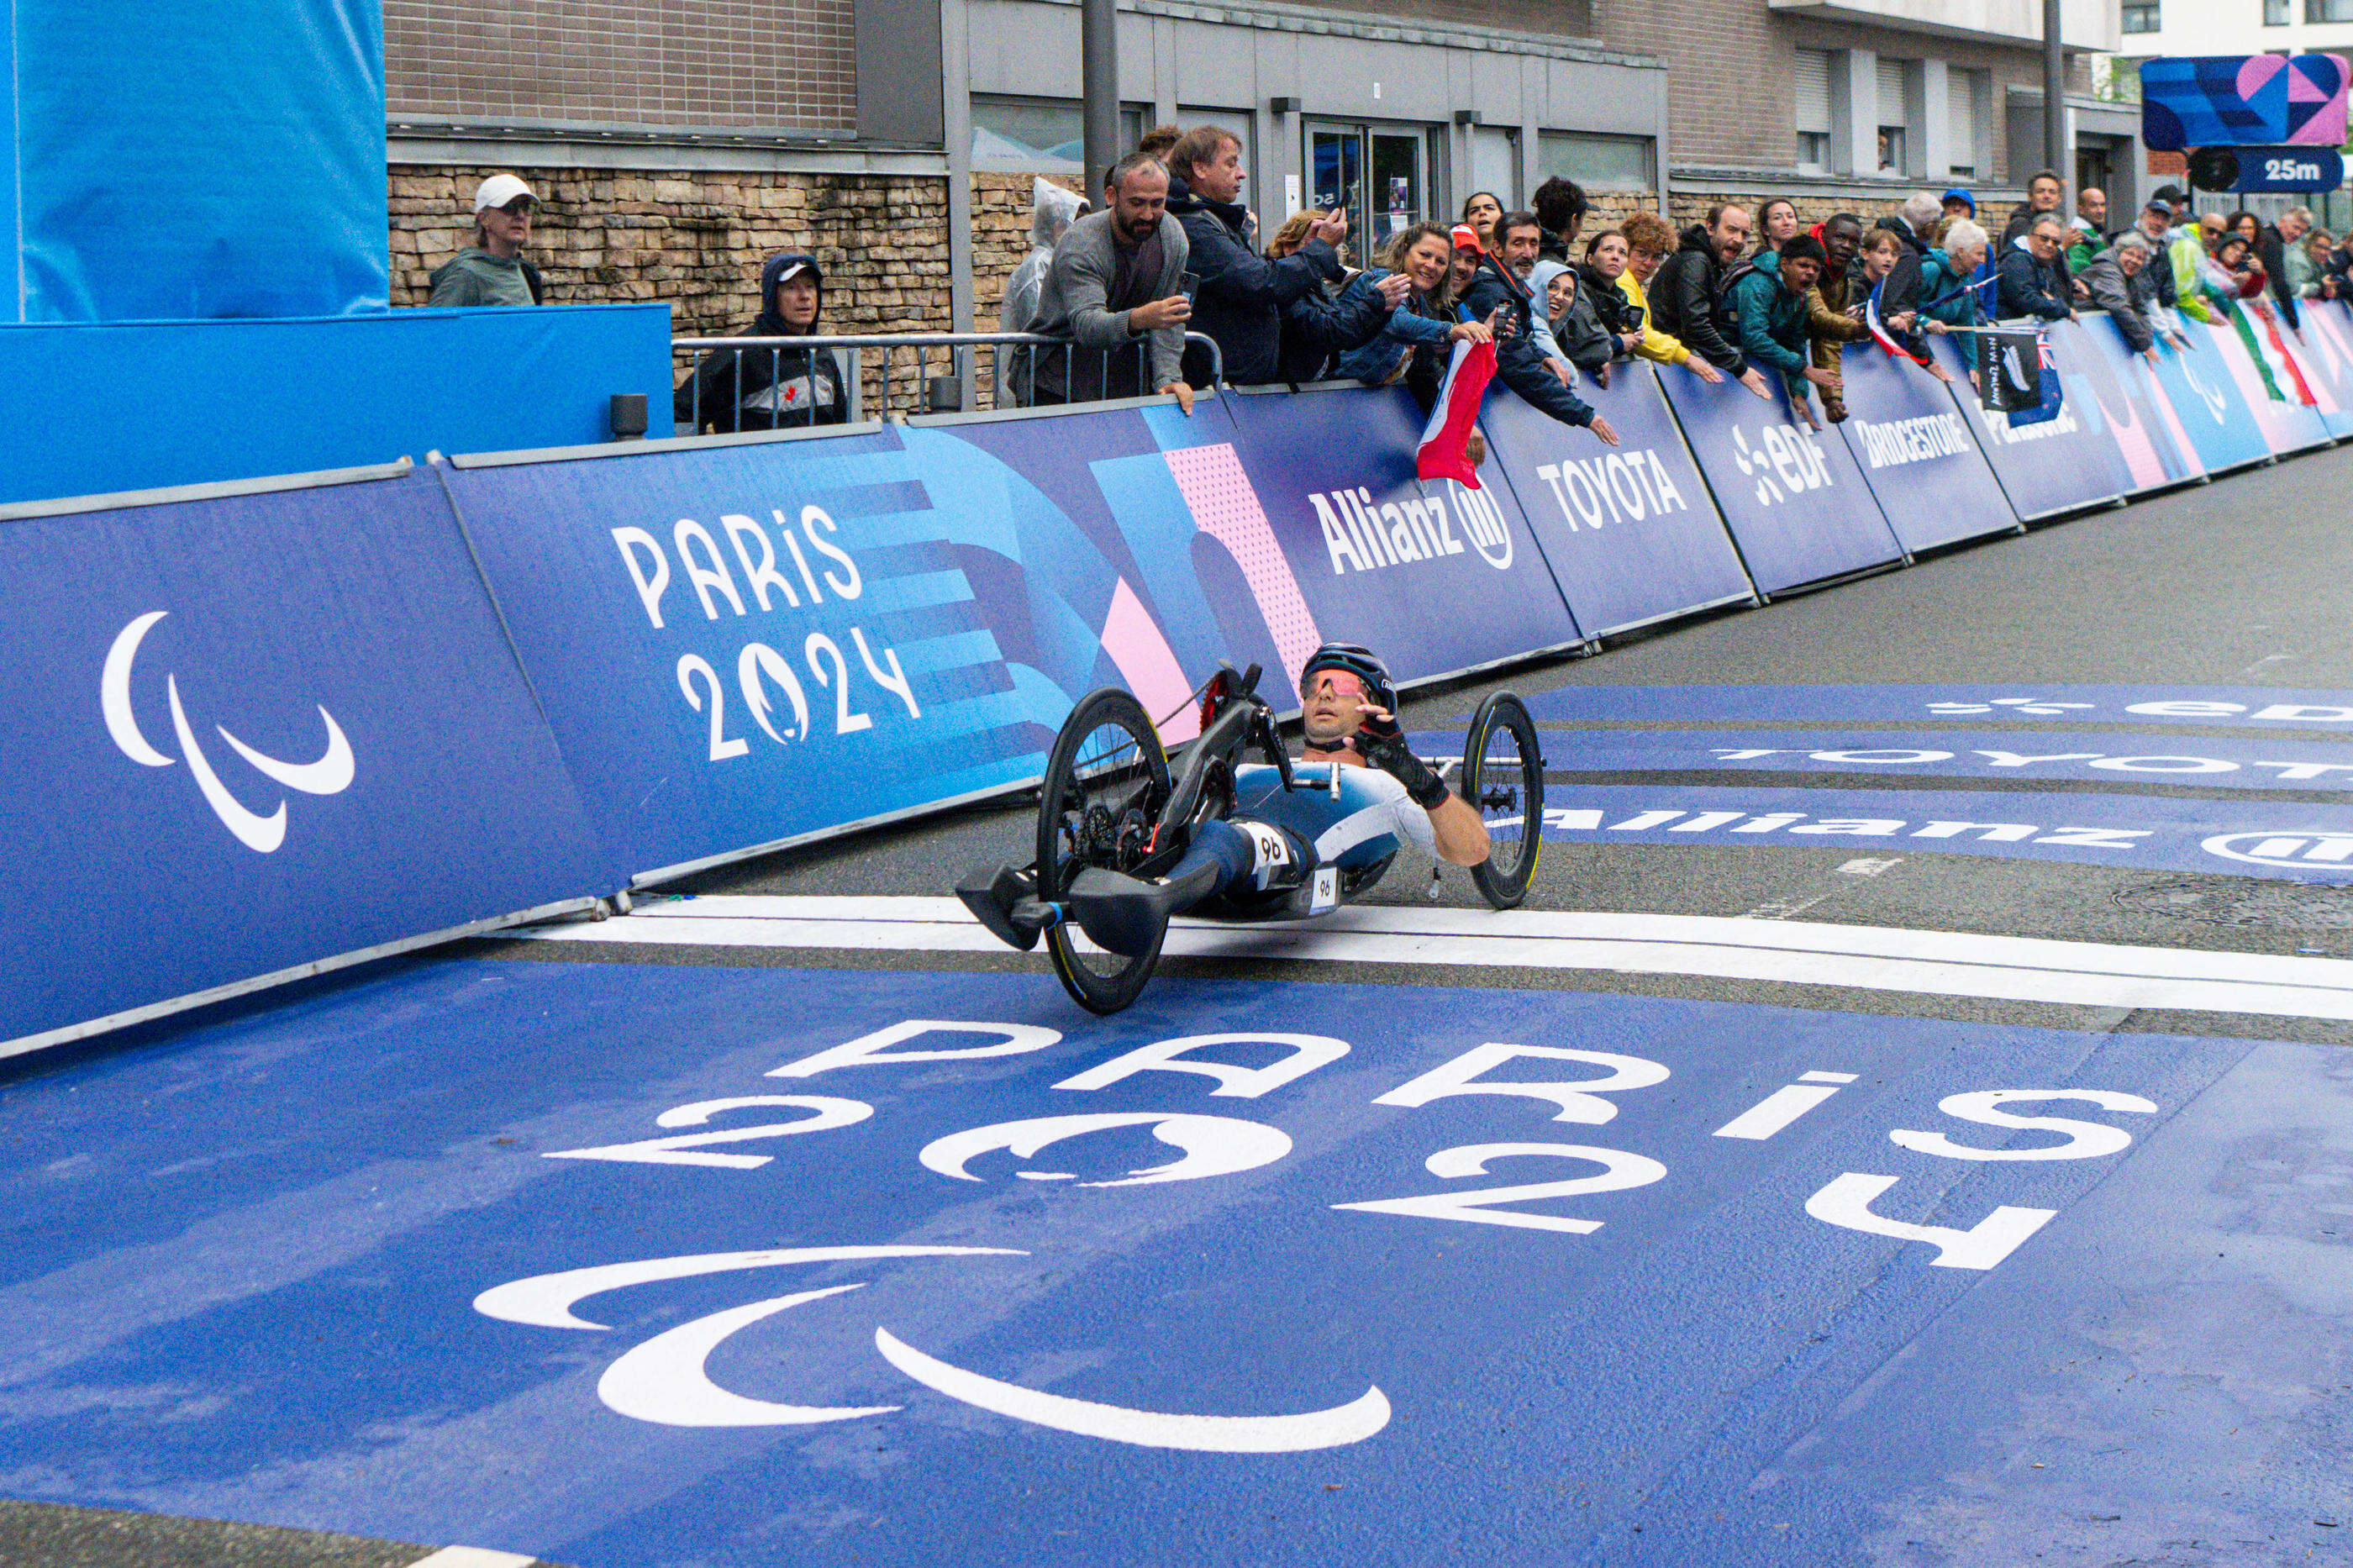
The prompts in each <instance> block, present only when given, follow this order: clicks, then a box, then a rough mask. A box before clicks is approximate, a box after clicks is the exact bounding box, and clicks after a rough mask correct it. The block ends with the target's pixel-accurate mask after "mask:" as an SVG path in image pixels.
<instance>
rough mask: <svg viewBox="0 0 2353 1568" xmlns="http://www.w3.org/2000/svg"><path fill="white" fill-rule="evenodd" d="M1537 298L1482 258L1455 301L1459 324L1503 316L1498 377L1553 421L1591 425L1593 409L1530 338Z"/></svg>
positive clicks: (1497, 353)
mask: <svg viewBox="0 0 2353 1568" xmlns="http://www.w3.org/2000/svg"><path fill="white" fill-rule="evenodd" d="M1534 299H1535V296H1533V295H1532V294H1530V293H1529V292H1528V289H1527V285H1525V284H1524V283H1522V282H1521V281H1520V280H1519V279H1517V278H1514V277H1512V276H1510V275H1509V274H1508V273H1506V272H1505V271H1504V264H1503V263H1502V262H1500V261H1497V260H1496V259H1495V258H1493V257H1492V256H1482V257H1481V258H1479V270H1477V271H1476V272H1473V273H1472V275H1471V281H1470V282H1469V283H1468V284H1467V285H1465V286H1464V288H1463V289H1462V293H1461V297H1460V298H1459V299H1457V300H1456V301H1455V307H1456V314H1457V317H1458V319H1460V320H1461V321H1486V320H1487V319H1488V318H1489V317H1491V316H1493V315H1494V314H1495V312H1496V311H1497V310H1501V311H1502V312H1503V316H1502V318H1501V319H1500V320H1498V321H1496V322H1495V328H1496V331H1495V375H1496V378H1497V379H1498V380H1500V381H1502V382H1503V384H1504V385H1505V386H1508V387H1510V388H1511V389H1512V390H1513V391H1514V392H1516V393H1518V394H1519V395H1520V397H1521V399H1522V400H1523V401H1525V402H1526V403H1528V404H1530V405H1533V406H1535V407H1536V408H1539V409H1541V410H1543V411H1544V412H1545V413H1546V414H1549V415H1551V416H1553V417H1554V418H1555V419H1557V420H1559V421H1560V422H1561V423H1562V424H1564V425H1590V424H1592V423H1593V405H1591V404H1589V403H1588V402H1586V401H1585V399H1583V398H1581V397H1579V396H1577V394H1576V393H1574V392H1571V391H1570V390H1569V389H1568V388H1567V387H1566V386H1563V385H1562V384H1561V383H1560V378H1559V377H1558V376H1556V375H1555V374H1553V373H1552V370H1551V368H1550V367H1549V366H1548V365H1546V363H1545V357H1544V352H1543V351H1542V350H1541V349H1539V348H1537V347H1536V346H1535V342H1534V340H1532V339H1531V338H1530V337H1529V335H1528V322H1529V321H1530V319H1531V311H1530V306H1531V303H1532V301H1533V300H1534Z"/></svg>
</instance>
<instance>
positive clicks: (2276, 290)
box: [2255, 223, 2304, 327]
mask: <svg viewBox="0 0 2353 1568" xmlns="http://www.w3.org/2000/svg"><path fill="white" fill-rule="evenodd" d="M2255 254H2256V255H2257V256H2259V257H2261V258H2263V270H2264V271H2265V272H2267V273H2269V274H2270V275H2271V290H2272V298H2273V299H2274V300H2277V301H2279V308H2280V316H2281V318H2282V319H2283V320H2284V321H2286V322H2287V324H2288V325H2289V326H2291V327H2301V326H2303V325H2304V319H2303V318H2302V317H2301V316H2299V315H2297V314H2296V311H2295V285H2294V284H2293V283H2290V282H2289V281H2288V280H2287V241H2286V239H2284V237H2282V236H2281V234H2280V231H2279V229H2278V227H2277V226H2275V225H2273V224H2268V223H2267V224H2265V225H2263V232H2262V233H2260V234H2258V235H2257V236H2256V237H2255Z"/></svg>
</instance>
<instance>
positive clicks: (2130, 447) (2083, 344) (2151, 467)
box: [2057, 312, 2206, 495]
mask: <svg viewBox="0 0 2353 1568" xmlns="http://www.w3.org/2000/svg"><path fill="white" fill-rule="evenodd" d="M2057 335H2058V336H2060V337H2061V338H2062V340H2063V342H2064V344H2065V351H2066V355H2067V361H2068V363H2070V364H2071V365H2072V366H2073V367H2074V372H2075V375H2074V378H2073V380H2072V381H2071V382H2070V389H2071V390H2072V389H2073V387H2074V386H2077V385H2081V386H2083V387H2084V388H2086V389H2088V390H2089V391H2090V393H2091V395H2092V397H2093V399H2094V401H2095V402H2096V403H2097V404H2098V405H2099V410H2100V419H2101V423H2102V425H2103V426H2105V429H2106V431H2107V433H2108V439H2109V440H2111V441H2113V442H2115V443H2116V450H2117V452H2118V453H2119V454H2120V455H2121V456H2122V457H2123V458H2124V460H2125V467H2126V469H2127V470H2128V471H2129V472H2130V473H2131V475H2132V488H2131V489H2129V490H2128V491H2126V493H2127V494H2129V495H2143V494H2146V493H2147V492H2148V491H2150V490H2158V489H2166V488H2167V487H2168V486H2171V485H2178V484H2183V483H2186V482H2188V481H2189V480H2191V479H2198V478H2200V476H2202V475H2203V474H2204V473H2205V471H2206V464H2205V461H2204V459H2202V458H2200V457H2199V455H2198V447H2197V446H2196V444H2195V443H2193V442H2192V441H2191V440H2190V439H2189V432H2188V431H2187V430H2184V429H2181V428H2179V426H2178V425H2177V424H2176V423H2175V422H2173V421H2171V420H2169V419H2168V417H2167V415H2168V412H2169V411H2170V406H2171V405H2169V404H2168V403H2166V402H2164V401H2163V400H2162V399H2160V398H2158V397H2154V396H2152V395H2151V385H2150V383H2151V380H2152V377H2151V375H2150V374H2149V363H2148V362H2147V360H2145V359H2143V358H2141V357H2140V356H2139V355H2138V354H2137V353H2133V352H2132V350H2131V348H2130V347H2129V346H2128V345H2127V344H2126V342H2125V337H2124V332H2123V331H2122V330H2121V329H2119V328H2118V327H2117V325H2116V321H2114V320H2113V319H2112V318H2111V317H2109V316H2108V315H2107V314H2105V312H2086V313H2085V315H2084V319H2083V320H2082V321H2080V322H2078V321H2063V322H2061V323H2059V328H2058V334H2057Z"/></svg>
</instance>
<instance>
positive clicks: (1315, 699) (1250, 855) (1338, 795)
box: [1066, 643, 1488, 954]
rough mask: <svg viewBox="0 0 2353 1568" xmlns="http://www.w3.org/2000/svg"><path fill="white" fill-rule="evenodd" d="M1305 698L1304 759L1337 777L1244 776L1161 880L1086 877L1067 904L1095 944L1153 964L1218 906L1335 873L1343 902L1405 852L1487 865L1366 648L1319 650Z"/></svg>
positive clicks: (1482, 848)
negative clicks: (1186, 919) (1167, 941)
mask: <svg viewBox="0 0 2353 1568" xmlns="http://www.w3.org/2000/svg"><path fill="white" fill-rule="evenodd" d="M1299 698H1300V705H1301V713H1302V719H1303V725H1304V728H1305V731H1306V743H1305V744H1304V746H1303V747H1302V748H1301V752H1300V758H1299V760H1300V761H1301V762H1302V763H1324V764H1326V765H1327V766H1328V767H1329V768H1330V769H1331V772H1330V773H1327V774H1325V775H1324V777H1323V778H1322V779H1321V780H1315V779H1314V778H1313V776H1312V775H1310V776H1302V777H1297V778H1295V780H1294V783H1295V784H1296V787H1294V788H1293V789H1291V790H1288V791H1286V790H1285V789H1284V788H1283V787H1282V778H1281V775H1280V774H1279V773H1277V771H1276V770H1275V769H1274V768H1272V767H1270V766H1267V765H1265V764H1263V763H1258V764H1251V765H1246V766H1243V767H1239V768H1236V769H1235V770H1234V804H1233V810H1232V812H1231V813H1230V814H1229V816H1227V817H1226V818H1225V819H1224V820H1213V821H1207V822H1201V823H1197V824H1195V825H1194V826H1193V829H1192V837H1191V841H1190V842H1189V843H1188V844H1187V847H1186V849H1185V853H1184V855H1183V857H1182V858H1180V859H1179V860H1178V861H1177V862H1176V866H1175V867H1173V868H1171V869H1170V870H1169V873H1168V875H1167V876H1166V878H1164V879H1161V880H1160V881H1158V882H1145V881H1141V880H1139V879H1135V878H1133V877H1126V876H1122V875H1121V874H1119V873H1118V872H1115V871H1109V870H1104V869H1102V868H1091V869H1089V870H1086V871H1082V872H1081V873H1080V874H1079V877H1078V879H1077V880H1076V881H1075V882H1074V883H1073V884H1072V885H1071V889H1070V891H1069V893H1068V894H1067V896H1066V902H1067V904H1068V906H1069V909H1070V913H1071V918H1072V919H1073V920H1075V921H1078V923H1079V926H1080V929H1081V930H1082V931H1085V932H1086V933H1087V935H1088V936H1089V937H1090V938H1092V940H1093V941H1094V942H1096V943H1097V944H1099V945H1100V946H1102V947H1103V948H1105V949H1107V950H1109V951H1111V952H1118V953H1130V954H1132V953H1140V952H1147V951H1149V950H1150V949H1151V947H1152V946H1153V944H1154V942H1155V941H1156V940H1157V939H1158V937H1159V935H1160V932H1161V931H1163V930H1164V929H1165V928H1166V925H1167V922H1168V918H1169V917H1170V916H1171V915H1176V914H1181V913H1183V912H1185V911H1186V910H1190V909H1193V908H1196V907H1197V906H1198V905H1201V904H1204V903H1207V902H1208V901H1209V900H1219V901H1220V902H1222V903H1224V904H1226V905H1229V906H1231V907H1232V909H1233V910H1234V912H1236V913H1240V914H1247V913H1248V912H1250V908H1251V906H1253V905H1257V906H1261V907H1263V906H1266V905H1270V904H1273V903H1275V902H1278V901H1280V900H1286V899H1289V898H1291V897H1292V896H1293V895H1294V894H1295V893H1296V891H1297V890H1298V889H1301V888H1303V887H1304V886H1306V885H1307V884H1308V882H1309V880H1310V879H1312V878H1313V877H1314V874H1315V872H1316V871H1317V870H1318V869H1319V868H1327V867H1328V868H1334V869H1335V871H1336V872H1337V874H1338V875H1337V880H1338V883H1339V886H1338V888H1337V889H1336V890H1337V891H1339V892H1347V891H1352V890H1353V889H1355V888H1356V887H1359V886H1362V885H1364V884H1365V883H1366V882H1368V881H1369V880H1370V879H1371V878H1372V877H1373V876H1375V875H1377V874H1378V869H1379V868H1386V867H1387V866H1388V862H1389V860H1390V859H1391V858H1394V857H1395V856H1396V854H1397V852H1398V849H1399V848H1400V847H1402V846H1403V845H1404V844H1405V843H1407V842H1411V843H1412V844H1413V845H1415V846H1416V847H1419V849H1420V850H1421V851H1422V852H1423V853H1424V854H1428V855H1434V856H1436V857H1437V858H1440V859H1443V860H1446V861H1449V862H1451V864H1454V865H1457V866H1476V865H1478V864H1479V863H1480V862H1482V861H1483V860H1485V859H1486V858H1487V855H1488V840H1487V825H1486V823H1485V822H1484V821H1482V819H1481V817H1480V815H1479V812H1478V810H1477V809H1476V808H1475V807H1474V806H1472V805H1471V804H1470V803H1469V802H1468V801H1465V800H1463V799H1462V798H1461V796H1459V795H1456V794H1454V793H1453V791H1451V790H1450V789H1449V788H1447V786H1446V784H1445V783H1444V781H1442V780H1441V779H1440V778H1439V776H1438V774H1437V773H1435V772H1433V771H1432V770H1431V768H1430V765H1429V764H1428V763H1424V762H1423V761H1422V760H1421V759H1420V758H1419V757H1417V756H1415V755H1414V754H1413V752H1412V751H1411V750H1410V749H1409V747H1408V746H1407V745H1406V740H1405V735H1404V732H1403V731H1401V730H1399V729H1398V721H1397V689H1396V688H1395V687H1394V686H1393V685H1392V684H1391V683H1390V681H1389V674H1388V667H1387V666H1385V665H1384V664H1382V663H1381V661H1380V659H1379V658H1377V657H1376V656H1375V655H1374V653H1373V652H1372V650H1371V649H1369V648H1366V647H1360V646H1358V645H1357V644H1355V643H1325V644H1324V646H1323V647H1319V648H1317V649H1316V650H1315V652H1314V654H1313V655H1311V656H1310V657H1309V658H1308V660H1307V662H1306V664H1305V665H1304V666H1303V668H1301V670H1300V674H1299Z"/></svg>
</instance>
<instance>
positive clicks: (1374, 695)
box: [1299, 642, 1398, 713]
mask: <svg viewBox="0 0 2353 1568" xmlns="http://www.w3.org/2000/svg"><path fill="white" fill-rule="evenodd" d="M1319 669H1345V670H1346V671H1347V672H1348V673H1349V674H1351V675H1353V676H1355V677H1356V679H1359V680H1361V681H1363V682H1364V683H1365V692H1366V696H1368V697H1370V698H1371V699H1372V700H1373V702H1374V704H1375V705H1376V706H1377V707H1380V708H1386V709H1387V710H1389V711H1390V712H1392V713H1394V712H1396V711H1397V706H1398V700H1397V687H1396V686H1395V685H1394V684H1393V683H1392V682H1391V681H1390V679H1389V667H1388V665H1386V664H1383V663H1382V662H1381V656H1380V655H1378V654H1377V653H1375V652H1374V651H1373V650H1372V649H1371V648H1368V647H1365V645H1364V644H1362V643H1353V642H1327V643H1325V644H1324V646H1323V647H1319V648H1317V649H1316V650H1315V651H1314V653H1311V654H1309V655H1308V656H1307V662H1306V663H1305V664H1303V665H1301V666H1300V667H1299V685H1300V689H1302V690H1304V689H1306V686H1307V678H1308V677H1309V676H1312V675H1314V673H1315V672H1316V671H1317V670H1319Z"/></svg>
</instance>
